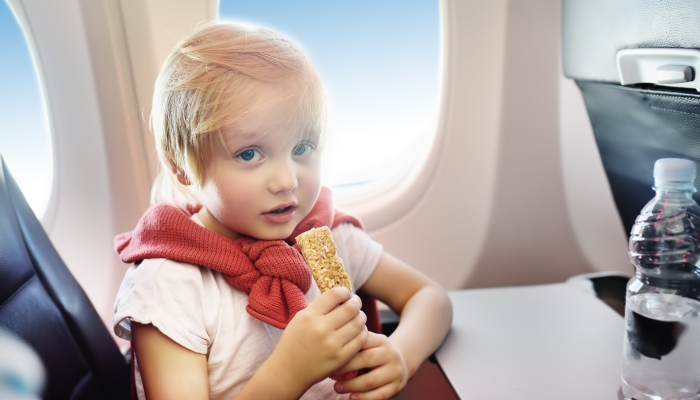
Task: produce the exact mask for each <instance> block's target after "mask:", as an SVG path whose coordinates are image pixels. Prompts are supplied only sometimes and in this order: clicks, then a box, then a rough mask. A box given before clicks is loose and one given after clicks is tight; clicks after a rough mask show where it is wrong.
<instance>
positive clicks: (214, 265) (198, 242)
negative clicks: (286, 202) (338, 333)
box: [114, 187, 362, 329]
mask: <svg viewBox="0 0 700 400" xmlns="http://www.w3.org/2000/svg"><path fill="white" fill-rule="evenodd" d="M197 211H198V209H197V208H188V209H181V208H178V207H175V206H172V205H169V204H165V203H161V204H156V205H154V206H152V207H150V208H149V209H148V210H147V211H146V212H145V213H144V215H143V216H142V217H141V219H140V220H139V222H138V224H137V225H136V228H135V229H134V230H133V231H131V232H126V233H122V234H120V235H118V236H117V237H115V239H114V245H115V249H116V251H117V253H119V256H120V258H121V260H122V261H123V262H125V263H129V264H130V263H135V262H139V261H141V260H144V259H147V258H167V259H169V260H174V261H180V262H185V263H189V264H195V265H201V266H204V267H207V268H211V269H213V270H216V271H219V272H221V273H222V274H223V275H224V277H225V279H226V281H227V282H229V283H230V284H231V285H233V286H234V287H236V288H238V289H240V290H242V291H244V292H245V293H247V294H248V305H247V306H246V310H247V311H248V313H249V314H250V315H252V316H253V317H255V318H257V319H259V320H260V321H262V322H265V323H266V324H269V325H271V326H274V327H276V328H279V329H284V328H285V327H286V326H287V324H288V323H289V321H291V319H292V318H293V317H294V315H295V314H296V313H297V312H299V311H301V310H302V309H304V308H305V307H306V298H305V297H304V294H305V293H306V292H307V291H308V290H309V287H310V285H311V273H310V272H309V269H308V267H307V266H306V262H305V261H304V258H303V257H302V255H301V253H300V252H299V251H298V249H297V248H296V247H295V246H294V244H295V241H294V238H295V237H296V236H297V235H298V234H300V233H302V232H305V231H307V230H309V229H311V228H318V227H321V226H324V225H326V226H329V227H331V228H334V227H335V226H337V225H339V224H341V223H343V222H350V223H352V224H354V225H355V226H357V227H360V228H362V223H361V222H360V220H359V219H358V218H356V217H354V216H352V215H350V214H347V213H344V212H341V211H339V210H337V209H335V208H334V207H333V198H332V194H331V191H330V190H329V189H328V188H325V187H323V188H321V193H320V194H319V197H318V200H317V201H316V204H315V205H314V207H313V208H312V209H311V211H310V212H309V214H308V215H307V216H306V217H304V219H303V220H302V221H301V222H299V224H298V225H297V227H296V228H295V229H294V232H292V234H291V236H290V237H288V238H287V239H285V240H257V239H253V238H250V237H245V236H244V237H240V238H238V239H236V240H230V239H228V238H225V237H223V236H221V235H219V234H216V233H214V232H212V231H210V230H209V229H207V228H204V227H202V226H200V225H199V224H197V223H196V222H194V221H193V220H192V219H191V218H190V217H191V215H192V214H193V213H195V212H197Z"/></svg>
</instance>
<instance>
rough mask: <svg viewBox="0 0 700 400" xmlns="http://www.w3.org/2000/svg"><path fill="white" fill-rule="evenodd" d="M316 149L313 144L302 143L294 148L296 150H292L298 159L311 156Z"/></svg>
mask: <svg viewBox="0 0 700 400" xmlns="http://www.w3.org/2000/svg"><path fill="white" fill-rule="evenodd" d="M315 149H316V148H315V147H314V145H312V144H311V143H306V142H302V143H299V144H297V145H296V146H294V149H293V150H292V154H293V155H294V156H296V157H299V156H307V155H309V154H311V152H312V151H314V150H315Z"/></svg>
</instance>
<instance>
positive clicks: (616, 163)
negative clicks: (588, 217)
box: [562, 0, 700, 233]
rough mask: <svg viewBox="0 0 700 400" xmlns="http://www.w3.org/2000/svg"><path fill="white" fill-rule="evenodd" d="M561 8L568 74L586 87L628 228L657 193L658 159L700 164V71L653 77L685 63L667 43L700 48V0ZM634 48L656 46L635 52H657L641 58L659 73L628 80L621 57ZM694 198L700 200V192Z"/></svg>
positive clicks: (619, 0) (579, 0)
mask: <svg viewBox="0 0 700 400" xmlns="http://www.w3.org/2000/svg"><path fill="white" fill-rule="evenodd" d="M562 12H563V14H562V53H563V67H564V74H565V75H566V76H567V77H569V78H571V79H573V80H575V81H576V84H577V85H578V87H579V88H580V89H581V93H582V94H583V99H584V101H585V103H586V108H587V109H588V116H589V118H590V120H591V125H592V127H593V132H594V135H595V140H596V142H597V145H598V149H599V151H600V156H601V159H602V162H603V166H604V168H605V172H606V174H607V177H608V181H609V183H610V189H611V190H612V194H613V197H614V199H615V203H616V206H617V209H618V211H619V213H620V216H621V218H622V222H623V224H624V227H625V230H626V232H628V233H629V232H630V230H631V229H632V225H633V224H634V220H635V218H636V216H637V215H638V214H639V212H640V211H641V209H642V207H643V206H644V205H645V204H646V203H647V202H648V201H649V200H651V199H652V198H653V197H654V191H653V190H652V185H653V175H652V172H653V167H654V162H655V161H656V160H657V159H659V158H666V157H677V158H687V159H690V160H693V161H695V163H696V165H697V166H700V93H699V92H698V91H697V90H696V87H698V85H697V76H698V72H700V71H694V74H690V75H689V79H691V78H694V79H691V80H690V81H688V82H676V83H673V82H665V81H663V80H662V79H660V78H653V77H658V76H659V75H655V73H656V71H657V70H658V69H659V67H660V66H661V65H662V64H664V65H669V66H674V67H677V66H678V65H675V64H679V63H680V64H685V61H683V62H679V61H678V58H676V59H673V58H670V59H667V60H670V61H666V60H664V57H667V56H665V55H664V54H666V53H668V51H667V50H668V49H676V50H673V51H675V52H678V51H679V50H680V51H681V52H683V51H687V50H688V49H700V2H698V1H696V0H666V1H650V0H646V1H643V0H615V1H610V0H564V1H563V7H562ZM630 49H637V50H634V52H639V50H638V49H645V50H644V52H647V53H649V54H648V55H647V56H640V55H637V54H635V57H651V58H646V59H645V60H646V61H644V60H642V59H641V58H640V59H639V60H641V61H644V62H647V64H639V65H640V66H644V65H646V66H647V67H650V68H652V70H651V71H646V73H648V74H647V78H648V77H650V76H651V77H652V78H653V79H641V80H640V81H639V82H636V83H634V84H630V85H622V84H621V83H629V82H630V81H629V80H627V81H625V80H624V79H621V77H623V75H624V68H623V72H620V70H619V69H618V63H617V60H616V58H617V56H618V52H620V51H621V50H625V51H628V52H629V51H630ZM650 49H654V50H650ZM673 51H672V52H673ZM690 52H691V53H692V52H693V50H691V51H690ZM623 54H624V53H623ZM696 54H700V51H697V52H696ZM654 57H656V58H654ZM691 58H692V57H691ZM696 67H697V66H691V67H690V69H691V70H693V69H697V68H696ZM640 69H641V67H640ZM627 71H628V72H631V73H632V75H636V74H637V73H638V72H639V71H638V70H635V69H634V68H632V69H631V70H630V69H628V70H627ZM693 75H694V76H693ZM632 81H633V82H634V81H635V79H632ZM698 172H699V173H698V179H700V171H698ZM697 184H698V182H696V186H697ZM695 199H696V200H700V193H696V194H695Z"/></svg>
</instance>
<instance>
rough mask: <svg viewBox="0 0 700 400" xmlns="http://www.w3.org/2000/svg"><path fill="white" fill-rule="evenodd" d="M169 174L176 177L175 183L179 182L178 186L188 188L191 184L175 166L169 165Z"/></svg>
mask: <svg viewBox="0 0 700 400" xmlns="http://www.w3.org/2000/svg"><path fill="white" fill-rule="evenodd" d="M170 172H172V173H173V175H175V176H176V177H177V181H178V182H180V184H182V185H185V186H189V185H191V184H192V182H190V179H189V178H188V177H187V175H185V173H184V172H182V171H181V170H180V169H179V168H177V167H176V166H175V165H173V164H170Z"/></svg>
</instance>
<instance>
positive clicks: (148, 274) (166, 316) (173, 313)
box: [113, 259, 218, 354]
mask: <svg viewBox="0 0 700 400" xmlns="http://www.w3.org/2000/svg"><path fill="white" fill-rule="evenodd" d="M208 278H209V275H208V274H206V273H204V271H201V268H200V267H197V266H195V265H191V264H185V263H179V262H175V261H171V260H166V259H149V260H144V261H143V262H142V263H141V264H140V265H139V266H137V267H131V268H130V269H129V270H128V271H127V273H126V275H125V276H124V280H123V281H122V284H121V286H120V288H119V292H118V294H117V298H116V300H115V303H114V318H113V324H114V333H115V334H116V335H117V336H119V337H121V338H123V339H126V340H131V322H132V321H134V322H138V323H140V324H152V325H153V326H155V327H156V328H158V330H160V331H161V332H162V333H163V334H164V335H165V336H167V337H169V338H170V339H172V340H173V341H175V342H176V343H178V344H180V345H181V346H183V347H185V348H187V349H189V350H191V351H194V352H196V353H201V354H206V353H207V349H208V347H209V344H210V343H211V335H210V332H211V328H212V326H215V324H214V325H212V322H211V320H212V318H211V316H210V314H211V311H212V309H213V310H218V307H217V305H216V304H211V303H212V296H211V294H208V293H206V291H205V285H206V283H205V281H206V280H207V279H208ZM207 310H208V311H207Z"/></svg>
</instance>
